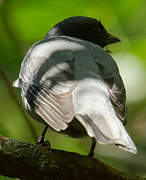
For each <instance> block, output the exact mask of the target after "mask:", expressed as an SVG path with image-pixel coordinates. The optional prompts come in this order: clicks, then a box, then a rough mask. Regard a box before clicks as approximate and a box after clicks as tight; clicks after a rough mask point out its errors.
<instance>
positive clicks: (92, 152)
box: [88, 137, 96, 157]
mask: <svg viewBox="0 0 146 180" xmlns="http://www.w3.org/2000/svg"><path fill="white" fill-rule="evenodd" d="M91 140H92V145H91V148H90V151H89V154H88V156H90V157H94V149H95V146H96V139H95V138H94V137H92V138H91Z"/></svg>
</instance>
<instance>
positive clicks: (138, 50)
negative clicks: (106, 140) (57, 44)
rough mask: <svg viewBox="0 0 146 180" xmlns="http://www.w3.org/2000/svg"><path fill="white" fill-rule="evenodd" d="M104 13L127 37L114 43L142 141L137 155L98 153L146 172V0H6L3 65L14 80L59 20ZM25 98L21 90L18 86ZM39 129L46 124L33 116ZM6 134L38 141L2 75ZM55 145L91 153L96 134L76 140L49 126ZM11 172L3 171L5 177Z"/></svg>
mask: <svg viewBox="0 0 146 180" xmlns="http://www.w3.org/2000/svg"><path fill="white" fill-rule="evenodd" d="M78 15H81V16H89V17H94V18H97V19H100V18H101V21H102V23H103V24H104V25H105V27H106V28H107V30H108V31H109V32H110V33H112V34H113V35H115V36H117V37H119V38H120V39H121V43H117V44H114V45H111V46H110V47H109V48H110V49H111V51H112V55H113V56H114V57H115V59H116V61H117V63H118V64H119V68H120V71H121V75H122V77H123V79H124V82H125V85H126V89H127V99H128V100H127V102H128V109H129V116H128V124H127V130H128V132H129V134H130V135H131V137H132V139H133V140H134V142H135V143H136V145H137V148H138V154H137V155H131V154H129V153H127V152H123V151H120V150H117V149H116V148H112V147H108V146H101V145H98V146H97V154H96V157H97V158H99V159H100V160H102V161H104V162H106V163H108V164H110V165H111V166H113V167H116V168H118V169H121V170H123V171H128V172H132V173H135V174H138V175H142V176H146V79H145V76H146V70H145V69H146V21H145V18H146V1H145V0H110V1H108V0H102V1H100V0H70V1H66V0H61V1H60V0H41V1H39V0H29V1H28V0H0V66H1V67H2V68H3V70H4V71H5V72H6V74H7V76H8V78H9V79H10V81H11V83H12V82H13V81H14V80H15V79H16V78H17V76H18V72H19V68H20V64H21V62H22V59H23V57H24V55H25V53H26V52H27V50H28V49H29V48H30V47H31V46H32V44H33V43H35V42H36V41H38V40H40V39H42V38H43V37H44V36H45V34H46V33H47V31H48V30H49V29H50V28H51V27H52V26H53V25H54V24H56V23H57V22H59V21H60V20H63V19H65V18H67V17H70V16H78ZM14 91H15V93H16V94H17V97H18V99H19V101H21V97H20V90H17V89H14ZM30 121H31V122H32V123H33V126H34V127H35V129H36V132H37V134H38V135H39V134H40V133H41V131H42V129H43V125H41V124H39V123H37V122H36V121H34V120H32V119H30ZM0 134H1V135H5V136H9V137H14V138H17V139H21V140H26V141H30V142H34V141H33V138H32V134H31V131H30V129H29V127H28V125H27V123H26V121H25V120H24V118H23V116H22V115H21V113H20V110H19V109H18V108H17V106H16V104H15V102H14V101H13V100H12V98H11V97H10V95H9V93H8V91H7V87H6V85H5V83H4V81H3V79H2V78H1V77H0ZM46 139H49V140H50V142H51V145H52V147H53V148H58V149H64V150H67V151H74V152H79V153H81V154H87V153H88V151H89V145H90V139H89V138H86V139H83V140H76V139H72V138H69V137H67V136H64V135H62V134H61V135H60V134H59V135H58V134H57V133H55V132H52V131H51V130H49V131H48V134H47V137H46ZM8 179H10V178H6V177H2V176H0V180H8Z"/></svg>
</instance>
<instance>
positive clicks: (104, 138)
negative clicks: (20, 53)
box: [13, 16, 137, 157]
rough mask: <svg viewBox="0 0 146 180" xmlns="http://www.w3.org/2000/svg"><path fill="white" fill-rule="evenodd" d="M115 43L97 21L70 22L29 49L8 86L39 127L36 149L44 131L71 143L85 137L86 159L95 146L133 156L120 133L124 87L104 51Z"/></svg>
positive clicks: (59, 25)
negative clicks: (61, 135) (87, 143)
mask: <svg viewBox="0 0 146 180" xmlns="http://www.w3.org/2000/svg"><path fill="white" fill-rule="evenodd" d="M119 41H120V40H119V39H118V38H117V37H114V36H113V35H111V34H110V33H108V32H107V30H106V29H105V27H104V26H103V25H102V23H101V20H96V19H95V18H92V17H85V16H73V17H70V18H67V19H64V20H62V21H61V22H59V23H57V24H56V25H55V26H53V27H52V28H51V29H50V30H49V32H48V33H47V34H46V36H45V37H44V38H43V39H42V40H40V41H38V42H36V43H35V44H34V45H33V46H32V47H31V48H30V49H29V51H28V52H27V53H26V55H25V57H24V59H23V62H22V64H21V68H20V73H19V77H18V79H17V80H16V81H15V82H14V83H13V86H15V87H17V88H21V96H22V100H23V103H24V107H25V109H26V111H27V112H28V114H29V115H30V116H31V117H33V118H34V119H35V120H37V121H39V122H41V123H43V124H44V125H45V129H44V131H43V133H42V135H41V136H40V139H39V141H38V143H40V144H42V143H43V142H44V136H45V134H46V131H47V129H48V127H50V128H51V129H53V130H55V131H57V132H60V133H64V134H67V135H69V136H71V137H73V138H82V137H85V136H89V137H91V141H92V145H91V148H90V151H89V154H88V155H89V156H91V157H93V156H94V149H95V146H96V142H98V143H100V144H103V145H106V144H113V145H116V146H117V147H119V148H121V149H123V150H125V151H128V152H131V153H134V154H136V153H137V149H136V146H135V144H134V143H133V141H132V140H131V138H130V136H129V135H128V133H127V132H126V129H125V127H124V126H125V124H126V123H127V105H126V90H125V87H124V83H123V80H122V78H121V76H120V72H119V68H118V66H117V64H116V62H115V60H114V59H113V58H112V56H111V55H110V54H109V53H108V52H107V51H106V50H104V47H105V46H107V45H108V44H112V43H116V42H119Z"/></svg>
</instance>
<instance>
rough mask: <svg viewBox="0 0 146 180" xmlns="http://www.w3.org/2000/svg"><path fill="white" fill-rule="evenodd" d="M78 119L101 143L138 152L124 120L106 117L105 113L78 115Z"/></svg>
mask: <svg viewBox="0 0 146 180" xmlns="http://www.w3.org/2000/svg"><path fill="white" fill-rule="evenodd" d="M76 117H77V119H78V120H79V121H80V123H81V124H82V125H83V126H84V127H85V128H86V130H87V133H88V135H89V136H91V137H95V138H96V140H97V141H98V142H99V143H100V144H115V145H116V146H118V147H119V148H121V149H123V150H125V151H129V152H131V153H134V154H136V153H137V149H136V146H135V144H134V143H133V141H132V140H131V138H130V137H129V135H128V133H127V132H126V130H125V128H124V126H123V124H122V122H121V121H120V120H119V119H118V118H116V119H112V118H110V117H109V118H106V117H104V115H101V114H100V115H99V114H98V115H97V114H96V115H77V116H76Z"/></svg>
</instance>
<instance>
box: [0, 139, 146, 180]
mask: <svg viewBox="0 0 146 180" xmlns="http://www.w3.org/2000/svg"><path fill="white" fill-rule="evenodd" d="M0 174H1V175H4V176H9V177H17V178H20V179H21V180H33V179H35V180H40V179H41V180H68V179H69V180H91V179H102V180H109V179H110V180H144V179H145V178H142V177H138V176H135V175H132V174H128V173H125V172H120V171H118V170H116V169H113V168H111V167H109V166H107V165H105V164H103V163H102V162H100V161H98V160H97V159H94V158H90V157H88V156H82V155H79V154H77V153H72V152H65V151H61V150H55V149H49V145H48V144H47V142H46V143H45V144H44V146H41V145H36V144H30V143H28V142H23V141H18V140H15V139H11V138H7V137H3V136H0Z"/></svg>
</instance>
